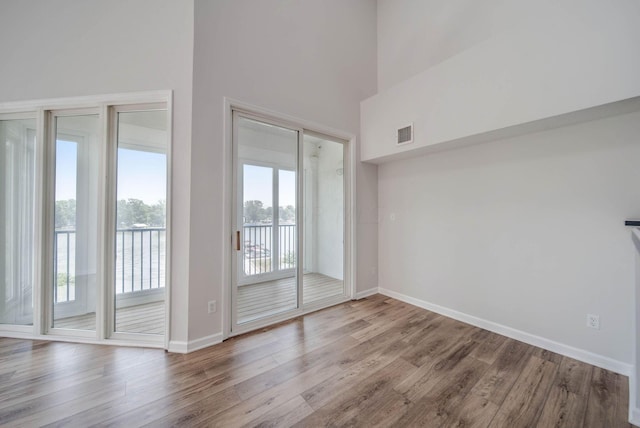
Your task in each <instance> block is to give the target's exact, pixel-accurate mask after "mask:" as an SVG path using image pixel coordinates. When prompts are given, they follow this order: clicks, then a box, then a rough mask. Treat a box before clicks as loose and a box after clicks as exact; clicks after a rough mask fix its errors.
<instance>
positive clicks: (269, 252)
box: [243, 224, 297, 276]
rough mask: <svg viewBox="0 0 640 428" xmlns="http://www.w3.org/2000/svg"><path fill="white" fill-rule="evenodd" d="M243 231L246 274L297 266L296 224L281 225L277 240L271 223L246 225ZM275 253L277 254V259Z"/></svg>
mask: <svg viewBox="0 0 640 428" xmlns="http://www.w3.org/2000/svg"><path fill="white" fill-rule="evenodd" d="M243 233H244V234H243V239H244V274H245V276H251V275H262V274H268V273H274V272H277V271H285V270H289V269H294V268H295V266H296V247H297V240H296V225H295V224H281V225H279V226H278V240H277V241H274V240H273V225H271V224H265V225H262V224H260V225H256V224H249V225H244V227H243ZM274 254H276V255H277V257H276V259H275V260H274V259H273V257H274ZM274 262H275V263H274Z"/></svg>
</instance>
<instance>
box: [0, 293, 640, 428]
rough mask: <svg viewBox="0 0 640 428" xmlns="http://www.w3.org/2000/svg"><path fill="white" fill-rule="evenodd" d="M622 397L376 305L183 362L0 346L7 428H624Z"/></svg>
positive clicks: (538, 353)
mask: <svg viewBox="0 0 640 428" xmlns="http://www.w3.org/2000/svg"><path fill="white" fill-rule="evenodd" d="M627 394H628V381H627V378H626V377H624V376H621V375H618V374H615V373H612V372H608V371H606V370H603V369H600V368H597V367H593V366H590V365H588V364H584V363H581V362H579V361H576V360H573V359H570V358H567V357H563V356H560V355H558V354H554V353H551V352H548V351H544V350H542V349H539V348H535V347H533V346H529V345H526V344H524V343H522V342H518V341H515V340H512V339H508V338H505V337H503V336H499V335H496V334H494V333H490V332H488V331H485V330H482V329H479V328H476V327H473V326H470V325H467V324H463V323H460V322H458V321H454V320H452V319H449V318H446V317H444V316H440V315H437V314H435V313H433V312H429V311H426V310H423V309H419V308H416V307H414V306H411V305H408V304H405V303H402V302H399V301H397V300H394V299H390V298H387V297H384V296H381V295H375V296H372V297H370V298H367V299H363V300H359V301H355V302H348V303H345V304H341V305H337V306H334V307H332V308H328V309H325V310H322V311H318V312H315V313H312V314H309V315H306V316H304V317H300V318H297V319H294V320H291V321H287V322H284V323H281V324H279V325H276V326H273V327H271V328H267V329H263V330H260V331H256V332H253V333H249V334H246V335H243V336H239V337H235V338H232V339H229V340H227V341H225V342H224V343H222V344H220V345H217V346H214V347H210V348H207V349H203V350H200V351H197V352H193V353H191V354H187V355H181V354H169V353H165V352H164V351H161V350H153V349H142V348H122V347H109V346H98V345H84V344H69V343H60V342H45V341H27V340H17V339H7V338H1V339H0V425H2V426H52V427H63V426H64V427H67V426H71V427H85V426H93V425H98V426H122V427H135V426H150V427H159V426H211V427H216V426H220V427H242V426H247V427H249V426H260V427H273V426H283V427H285V426H286V427H288V426H296V427H320V426H358V427H373V426H383V427H385V426H386V427H418V426H421V427H439V426H446V427H452V426H456V427H510V428H511V427H536V426H537V427H591V426H594V427H629V426H630V425H629V424H628V423H627V400H628V395H627Z"/></svg>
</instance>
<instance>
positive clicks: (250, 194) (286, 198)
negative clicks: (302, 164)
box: [243, 164, 296, 208]
mask: <svg viewBox="0 0 640 428" xmlns="http://www.w3.org/2000/svg"><path fill="white" fill-rule="evenodd" d="M295 178H296V174H295V172H294V171H285V170H280V172H279V182H280V183H279V184H280V186H279V187H280V192H279V193H280V196H279V197H280V203H279V205H280V206H281V207H286V206H287V205H292V206H294V207H295V206H296V183H295ZM243 184H244V185H243V190H244V197H243V199H244V200H245V201H262V203H263V206H264V207H265V208H266V207H270V206H272V205H273V202H272V193H273V169H272V168H269V167H264V166H255V165H247V164H245V165H244V183H243Z"/></svg>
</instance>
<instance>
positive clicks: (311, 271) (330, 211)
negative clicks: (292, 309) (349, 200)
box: [302, 135, 344, 304]
mask: <svg viewBox="0 0 640 428" xmlns="http://www.w3.org/2000/svg"><path fill="white" fill-rule="evenodd" d="M343 151H344V146H343V145H342V144H340V143H337V142H334V141H327V140H322V139H319V138H315V137H311V136H309V135H305V137H304V169H305V175H304V178H305V182H304V190H305V201H304V203H305V205H304V243H305V252H304V266H303V267H304V276H303V281H302V285H303V298H304V303H305V304H307V303H310V302H314V301H318V300H323V299H326V298H330V297H335V296H339V295H342V294H344V155H343Z"/></svg>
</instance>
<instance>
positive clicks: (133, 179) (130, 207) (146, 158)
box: [110, 107, 167, 335]
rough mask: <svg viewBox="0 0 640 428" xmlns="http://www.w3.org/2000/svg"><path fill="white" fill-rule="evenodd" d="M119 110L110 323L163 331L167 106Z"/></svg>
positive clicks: (122, 328) (117, 328)
mask: <svg viewBox="0 0 640 428" xmlns="http://www.w3.org/2000/svg"><path fill="white" fill-rule="evenodd" d="M147 108H149V107H147ZM156 108H157V107H156ZM114 114H115V115H116V117H115V118H114V119H115V120H116V126H117V152H116V170H117V173H116V177H117V181H116V224H115V234H114V235H113V240H114V246H115V266H114V272H113V273H114V277H113V282H112V285H113V293H112V298H113V300H112V302H113V323H112V324H111V326H110V327H111V328H112V329H113V331H114V332H116V333H142V334H154V335H158V334H163V333H164V330H165V327H164V325H165V304H164V301H165V292H164V290H165V282H166V245H167V233H166V200H167V185H166V184H167V112H166V110H164V109H163V108H158V109H157V110H143V111H140V110H138V109H136V108H135V107H133V108H131V107H128V108H118V109H114Z"/></svg>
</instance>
